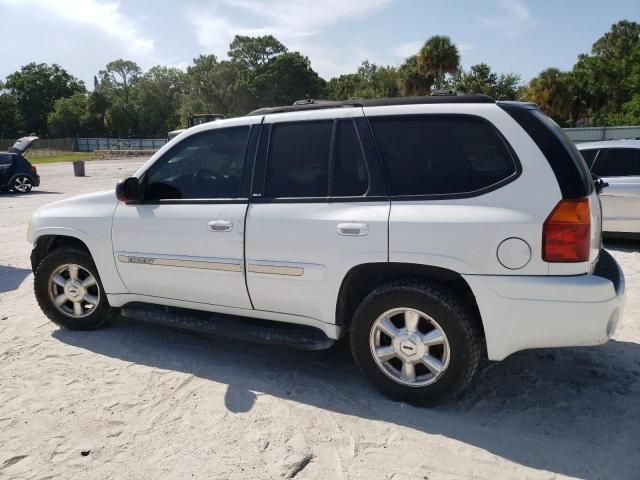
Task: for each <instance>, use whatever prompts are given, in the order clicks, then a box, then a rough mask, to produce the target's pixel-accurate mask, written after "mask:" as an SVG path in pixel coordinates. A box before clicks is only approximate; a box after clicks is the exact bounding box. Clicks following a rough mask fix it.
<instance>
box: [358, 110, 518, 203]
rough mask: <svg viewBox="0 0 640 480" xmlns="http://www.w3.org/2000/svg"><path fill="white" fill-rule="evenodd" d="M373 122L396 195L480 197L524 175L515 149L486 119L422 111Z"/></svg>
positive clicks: (376, 119)
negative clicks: (515, 155)
mask: <svg viewBox="0 0 640 480" xmlns="http://www.w3.org/2000/svg"><path fill="white" fill-rule="evenodd" d="M370 123H371V128H372V131H373V134H374V137H375V140H376V144H377V147H378V151H379V153H380V156H381V158H382V164H383V168H384V171H385V175H386V178H387V181H388V182H389V189H390V193H391V195H392V196H394V197H399V196H400V197H402V196H432V195H433V196H471V195H479V194H481V193H484V192H486V191H488V190H490V189H492V188H494V187H497V186H500V185H502V184H504V183H505V182H506V181H509V180H510V179H512V178H515V177H516V176H517V175H518V172H519V167H518V164H517V161H516V159H515V157H514V155H513V153H512V152H511V150H510V149H509V147H508V146H507V144H506V143H505V141H504V140H503V139H502V137H501V136H500V134H499V133H498V132H497V131H496V129H495V128H494V127H493V126H492V125H491V124H489V123H488V122H486V121H485V120H484V119H480V118H477V117H473V116H452V115H416V116H401V117H372V118H370Z"/></svg>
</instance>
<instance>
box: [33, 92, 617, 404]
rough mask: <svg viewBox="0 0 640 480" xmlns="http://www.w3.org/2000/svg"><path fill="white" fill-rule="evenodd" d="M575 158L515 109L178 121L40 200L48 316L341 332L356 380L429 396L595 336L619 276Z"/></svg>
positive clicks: (468, 102)
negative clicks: (140, 151) (184, 125)
mask: <svg viewBox="0 0 640 480" xmlns="http://www.w3.org/2000/svg"><path fill="white" fill-rule="evenodd" d="M600 222H601V214H600V200H599V198H598V195H597V192H596V190H595V188H594V183H593V181H592V179H591V176H590V174H589V170H588V168H587V167H586V165H585V163H584V160H583V159H582V157H581V156H580V154H579V153H578V152H577V150H576V149H575V147H574V146H573V144H572V143H571V142H570V141H568V139H567V138H566V137H565V136H564V134H563V133H562V132H561V131H560V129H559V128H558V127H557V126H556V125H555V124H554V123H553V122H551V121H550V120H549V119H548V118H547V117H546V116H544V115H543V114H542V112H540V110H538V109H537V108H535V107H534V106H533V105H531V104H524V103H516V102H495V101H494V100H493V99H490V98H489V97H484V96H470V97H465V96H438V97H419V98H397V99H376V100H367V101H362V102H322V103H316V102H312V101H309V102H305V103H304V104H298V105H294V106H290V107H279V108H269V109H262V110H257V111H255V112H253V113H252V114H250V115H248V116H246V117H242V118H234V119H226V120H220V121H216V122H213V123H207V124H204V125H200V126H197V127H194V128H191V129H189V130H187V131H185V132H184V133H182V134H180V135H179V136H178V137H176V138H175V139H174V140H172V141H171V142H169V143H168V144H167V145H166V146H164V147H163V148H162V149H161V150H160V151H158V152H157V153H156V154H155V155H154V156H153V157H152V158H151V159H150V160H149V161H148V162H147V163H145V164H144V165H143V166H142V167H141V168H140V169H139V171H138V172H137V173H136V174H135V175H134V176H133V177H130V178H127V179H124V180H123V181H121V182H120V183H119V184H118V185H117V187H116V189H115V191H114V190H110V191H107V192H102V193H95V194H90V195H84V196H80V197H76V198H72V199H68V200H62V201H59V202H56V203H53V204H51V205H47V206H45V207H43V208H41V209H39V210H37V211H36V212H35V213H34V214H33V217H32V219H31V223H30V228H29V240H30V241H31V242H33V245H34V248H33V253H32V256H31V260H32V265H33V270H34V272H35V282H34V284H35V294H36V297H37V299H38V302H39V304H40V306H41V308H42V310H43V311H44V312H45V313H46V315H47V316H48V317H49V318H50V319H51V320H53V321H54V322H55V323H56V324H58V325H61V326H63V327H66V328H72V329H82V330H91V329H94V328H98V327H100V326H103V325H104V324H105V322H106V321H107V320H108V318H109V315H110V313H112V312H114V311H120V312H121V314H122V315H123V316H124V317H128V318H133V319H139V320H144V321H148V322H154V323H156V324H162V325H170V326H174V327H178V328H184V329H190V330H195V331H198V332H203V333H215V334H220V335H224V336H230V337H235V338H241V339H246V340H252V341H257V342H265V343H275V344H278V345H288V346H294V347H299V348H306V349H320V348H327V347H329V346H331V345H332V344H333V343H334V342H335V341H336V340H338V339H340V338H342V337H346V338H348V340H349V342H350V345H351V350H352V352H353V355H354V358H355V361H356V363H357V364H358V366H359V367H360V369H361V370H362V372H363V373H364V375H365V376H366V377H367V379H368V380H369V381H370V382H371V383H372V384H374V385H375V386H376V387H378V388H379V389H380V390H381V391H382V392H384V393H385V394H386V395H388V396H389V397H391V398H394V399H400V400H404V401H409V402H412V403H422V404H433V403H437V402H442V401H445V400H447V399H449V398H452V397H453V396H455V395H457V394H458V393H459V392H461V391H462V390H463V388H464V387H465V386H466V385H467V384H468V383H469V381H470V380H471V378H472V377H473V375H474V372H475V371H476V368H477V366H478V362H479V360H480V357H481V355H484V354H485V353H484V352H486V355H487V356H488V358H489V359H490V360H502V359H504V358H505V357H507V356H508V355H510V354H512V353H514V352H517V351H520V350H524V349H530V348H539V347H563V346H574V345H597V344H601V343H603V342H606V341H607V339H608V338H610V337H611V335H612V334H613V332H614V330H615V328H616V324H617V322H618V319H619V318H620V315H621V310H622V305H623V298H624V277H623V274H622V272H621V270H620V268H619V267H618V264H617V263H616V262H615V260H614V259H613V258H612V257H611V255H609V254H608V253H607V252H606V251H604V250H601V230H600Z"/></svg>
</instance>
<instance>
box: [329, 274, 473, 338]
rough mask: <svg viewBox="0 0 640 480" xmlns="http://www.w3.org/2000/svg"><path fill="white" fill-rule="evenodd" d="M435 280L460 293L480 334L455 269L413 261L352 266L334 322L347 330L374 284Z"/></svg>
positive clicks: (467, 290)
mask: <svg viewBox="0 0 640 480" xmlns="http://www.w3.org/2000/svg"><path fill="white" fill-rule="evenodd" d="M402 280H406V281H420V280H423V281H431V282H433V281H435V282H438V283H441V284H444V285H446V286H447V287H449V288H450V289H451V290H453V291H455V292H456V293H457V294H458V295H460V296H461V297H462V298H463V299H464V301H465V302H466V303H467V305H469V307H470V308H471V309H472V311H473V313H474V316H475V318H476V320H477V322H478V327H479V328H480V331H481V332H482V335H483V337H484V326H483V324H482V317H481V315H480V310H479V308H478V303H477V301H476V298H475V295H474V294H473V291H472V290H471V287H470V286H469V284H468V283H467V281H466V280H465V279H464V278H463V277H462V275H460V274H459V273H458V272H455V271H453V270H449V269H447V268H442V267H435V266H432V265H423V264H415V263H400V262H388V263H387V262H380V263H365V264H360V265H356V266H354V267H352V268H351V269H350V270H349V271H348V272H347V273H346V275H345V276H344V278H343V280H342V284H341V285H340V290H339V292H338V299H337V302H336V325H338V326H340V327H343V328H344V329H345V331H348V330H349V324H350V321H351V318H352V317H353V314H354V313H355V310H356V308H357V307H358V305H359V304H360V302H362V300H363V299H364V298H365V297H366V296H367V295H368V294H369V293H370V292H371V291H372V290H373V289H375V288H376V287H378V286H380V285H383V284H385V283H389V282H397V281H402Z"/></svg>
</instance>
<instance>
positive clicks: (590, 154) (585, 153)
mask: <svg viewBox="0 0 640 480" xmlns="http://www.w3.org/2000/svg"><path fill="white" fill-rule="evenodd" d="M580 153H581V154H582V158H584V161H585V162H587V165H588V166H589V168H591V167H593V161H594V160H595V159H596V155H597V154H598V150H580Z"/></svg>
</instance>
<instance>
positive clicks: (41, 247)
mask: <svg viewBox="0 0 640 480" xmlns="http://www.w3.org/2000/svg"><path fill="white" fill-rule="evenodd" d="M62 247H75V248H78V249H80V250H84V251H86V252H87V253H89V255H91V256H92V257H93V255H92V254H91V250H90V249H89V247H88V246H87V244H86V243H85V242H84V241H83V240H82V239H81V238H79V236H76V235H73V234H71V233H67V232H65V233H64V234H60V233H47V234H43V235H39V236H38V237H37V238H36V239H35V240H34V245H33V250H32V251H31V270H32V271H33V272H35V271H36V268H37V267H38V265H39V264H40V262H41V261H42V259H43V258H44V257H45V256H47V255H48V254H49V253H51V252H53V251H54V250H57V249H59V248H62Z"/></svg>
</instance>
